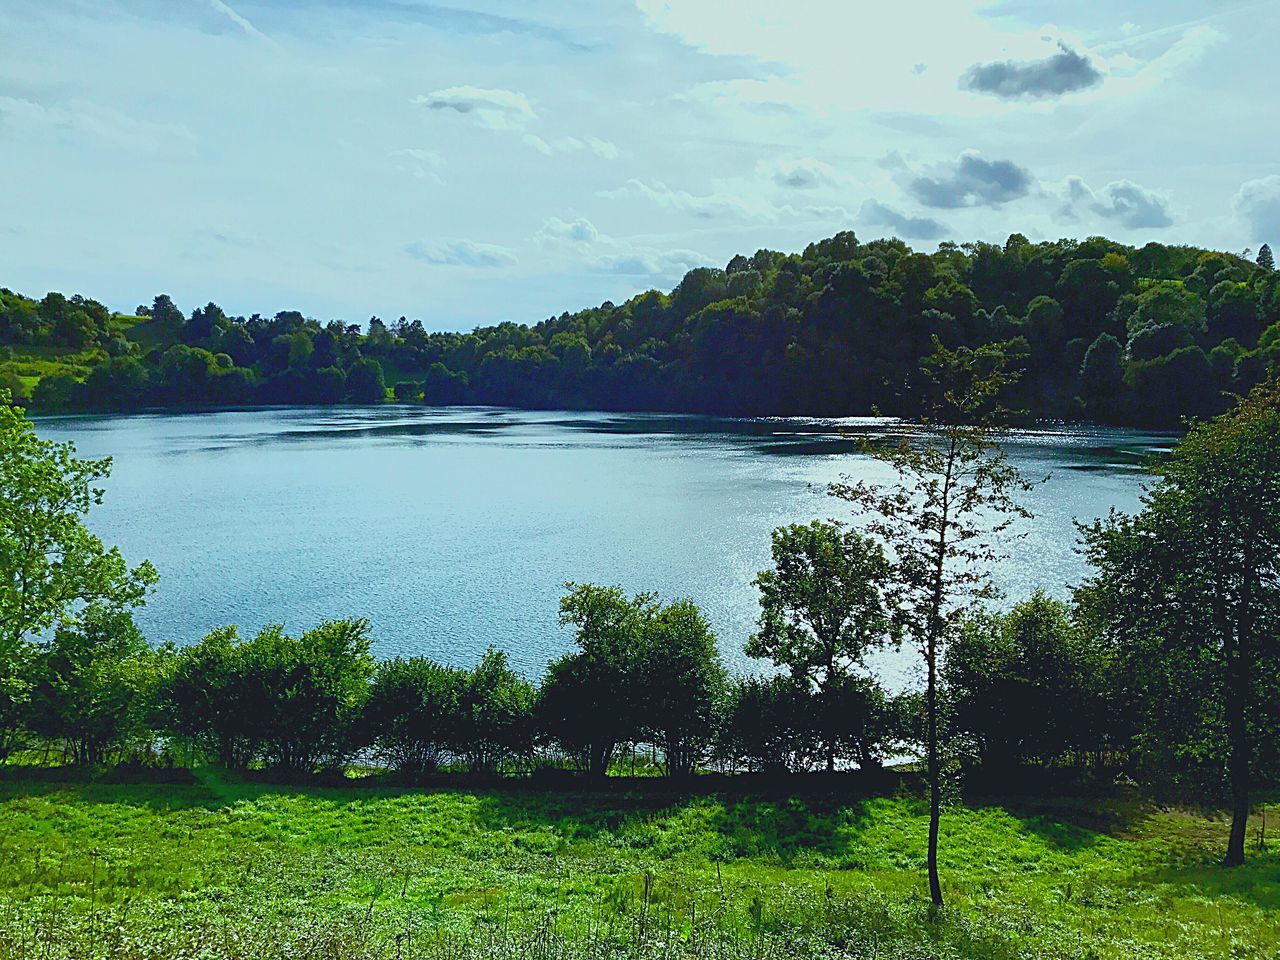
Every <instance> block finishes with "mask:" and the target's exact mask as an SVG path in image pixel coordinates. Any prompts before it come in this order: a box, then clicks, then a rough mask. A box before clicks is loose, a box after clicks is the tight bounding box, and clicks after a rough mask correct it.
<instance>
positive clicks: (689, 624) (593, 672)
mask: <svg viewBox="0 0 1280 960" xmlns="http://www.w3.org/2000/svg"><path fill="white" fill-rule="evenodd" d="M567 586H568V588H569V593H568V594H566V595H565V596H564V597H563V598H562V599H561V601H560V622H561V623H562V624H564V625H566V626H572V627H573V628H574V642H575V644H576V646H577V651H576V652H574V653H569V654H566V655H564V656H563V657H560V658H559V659H557V660H554V661H552V662H551V664H550V665H549V666H548V668H547V676H546V679H545V680H544V681H543V684H542V688H541V690H540V692H539V698H538V716H539V719H540V724H541V726H542V728H543V730H544V731H545V732H546V733H547V734H548V735H549V736H550V737H551V738H552V740H553V741H554V742H555V743H556V744H558V745H559V747H560V748H561V749H562V750H563V751H564V752H565V754H566V755H567V756H568V757H569V758H570V759H571V760H572V761H573V762H574V763H575V764H577V765H578V766H580V767H581V768H582V769H583V770H585V771H587V772H588V773H590V774H592V775H595V776H604V775H605V773H607V771H608V769H609V765H610V763H611V761H612V759H613V757H614V755H615V753H616V751H617V749H618V747H619V746H620V745H623V744H628V743H636V742H637V741H651V742H656V743H657V744H659V745H660V746H661V747H662V748H663V751H664V769H665V772H666V773H667V774H668V775H669V776H686V775H688V774H690V773H692V772H693V770H694V768H695V766H696V765H697V764H698V763H699V762H700V761H702V760H704V759H705V758H706V756H707V755H708V753H709V751H710V747H711V744H712V741H713V740H714V737H715V725H716V724H715V722H716V716H717V708H718V706H719V700H720V696H721V693H722V690H723V687H724V683H725V675H724V668H723V666H722V665H721V663H720V654H719V652H718V650H717V649H716V644H715V635H714V634H713V633H712V632H711V628H710V627H709V626H708V625H707V623H706V621H705V620H704V619H703V617H702V614H701V613H700V612H699V611H698V608H697V607H696V606H694V604H693V603H691V602H689V601H687V600H677V601H675V602H674V603H671V604H668V605H665V606H664V605H663V604H661V603H659V602H658V601H657V598H656V597H655V596H654V595H653V594H638V595H637V596H635V597H632V598H628V597H627V596H626V594H624V593H623V592H622V590H621V589H620V588H618V587H597V586H592V585H590V584H581V585H578V584H568V585H567Z"/></svg>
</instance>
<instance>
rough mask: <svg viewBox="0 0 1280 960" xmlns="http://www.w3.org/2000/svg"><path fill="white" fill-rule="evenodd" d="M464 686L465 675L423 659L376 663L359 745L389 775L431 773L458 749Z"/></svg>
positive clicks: (465, 691) (465, 695)
mask: <svg viewBox="0 0 1280 960" xmlns="http://www.w3.org/2000/svg"><path fill="white" fill-rule="evenodd" d="M469 680H470V677H469V676H468V675H467V673H466V672H465V671H462V670H454V669H451V668H449V667H442V666H440V665H439V664H437V663H433V662H432V661H430V660H427V659H425V658H423V657H412V658H410V659H408V660H401V659H399V658H397V659H395V660H387V661H384V662H383V663H380V664H379V665H378V668H377V671H376V672H375V673H374V676H373V683H372V684H371V686H370V688H369V697H368V700H367V702H366V703H365V708H364V728H363V729H364V736H363V739H364V740H365V742H367V743H369V744H370V745H371V746H372V747H373V750H374V755H375V756H376V757H377V759H378V760H379V761H380V762H382V763H385V764H386V765H387V766H389V767H391V768H392V769H393V770H398V771H400V772H402V773H413V774H420V773H429V772H432V771H434V770H436V769H437V768H438V767H439V766H440V764H441V763H442V762H443V761H444V760H445V759H446V758H447V757H448V756H449V755H450V754H451V753H456V752H457V751H458V750H459V748H460V745H461V742H462V741H461V736H462V729H461V728H462V721H463V716H462V706H463V701H464V699H466V697H467V695H468V692H469V691H468V686H469Z"/></svg>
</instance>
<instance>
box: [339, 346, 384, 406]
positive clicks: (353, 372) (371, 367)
mask: <svg viewBox="0 0 1280 960" xmlns="http://www.w3.org/2000/svg"><path fill="white" fill-rule="evenodd" d="M347 395H348V396H349V397H350V398H351V400H352V402H353V403H382V402H383V401H385V400H386V399H387V384H386V381H385V380H384V379H383V376H382V364H380V363H379V362H378V361H377V360H375V359H373V358H372V357H364V358H362V359H360V360H357V361H356V362H355V364H354V365H353V366H352V367H351V369H350V370H348V371H347Z"/></svg>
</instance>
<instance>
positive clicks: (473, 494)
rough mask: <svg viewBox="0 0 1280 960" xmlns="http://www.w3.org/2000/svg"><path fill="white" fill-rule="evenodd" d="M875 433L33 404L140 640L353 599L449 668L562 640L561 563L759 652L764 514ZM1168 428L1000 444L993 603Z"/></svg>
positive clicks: (1120, 490)
mask: <svg viewBox="0 0 1280 960" xmlns="http://www.w3.org/2000/svg"><path fill="white" fill-rule="evenodd" d="M885 427H886V424H885V423H884V422H883V421H875V420H850V421H811V420H726V419H714V418H706V417H680V416H667V415H643V414H593V413H578V412H574V413H566V412H529V411H516V410H508V409H496V408H478V407H469V408H430V407H403V406H387V407H358V408H354V407H353V408H314V407H312V408H284V409H280V408H275V409H264V410H245V411H234V412H222V413H207V412H206V413H189V414H170V413H166V414H154V415H136V416H118V417H60V418H48V419H43V420H40V421H38V430H39V432H40V433H41V434H42V435H43V436H46V437H51V438H56V439H71V440H74V441H75V442H76V444H77V446H78V448H79V451H80V453H81V454H82V455H86V456H94V457H97V456H106V455H110V456H112V457H113V458H114V470H113V473H112V476H111V478H110V480H109V481H108V483H107V485H106V486H107V497H106V503H105V504H104V505H103V506H101V507H99V508H97V509H96V511H95V512H94V514H93V516H92V521H91V522H92V526H93V527H94V528H95V530H96V531H97V532H98V533H99V534H100V535H101V536H102V537H103V538H104V539H105V540H106V541H107V542H108V543H115V544H117V545H119V546H120V548H121V549H122V551H123V552H124V554H125V556H126V557H127V558H128V560H129V561H130V562H137V561H139V560H142V559H144V558H148V559H150V560H151V561H152V562H153V563H154V564H155V565H156V567H157V569H158V570H159V571H160V575H161V581H160V586H159V589H158V592H157V593H156V595H155V596H154V597H153V598H152V599H151V600H150V602H149V603H148V605H147V607H146V609H145V610H143V611H141V613H140V614H139V617H138V619H139V622H140V624H141V625H142V627H143V629H144V630H145V632H146V634H147V636H148V637H149V638H150V639H151V640H153V641H157V642H158V641H162V640H172V641H176V642H179V643H184V642H189V641H191V640H194V639H197V638H199V637H200V636H202V635H203V634H204V633H205V632H207V631H208V630H209V629H210V628H212V627H214V626H217V625H220V624H227V623H235V624H238V625H239V626H240V628H241V630H242V632H249V631H254V630H256V629H258V628H259V627H262V626H263V625H265V624H268V623H272V622H280V623H283V624H284V625H285V626H286V627H287V628H288V629H290V630H301V629H304V628H305V627H307V626H308V625H311V624H313V623H315V622H317V621H318V620H320V619H321V618H324V617H346V616H363V617H367V618H368V619H369V621H370V623H371V624H372V628H373V632H374V635H375V636H376V638H377V643H376V649H377V651H378V652H379V653H380V654H382V655H388V656H390V655H396V654H403V655H408V654H415V653H421V654H427V655H430V656H432V657H434V658H436V659H438V660H441V661H443V662H446V663H452V664H458V665H468V664H471V663H473V662H475V660H476V659H477V658H478V657H479V655H480V654H481V652H483V650H484V648H485V647H486V646H488V645H489V644H494V645H496V646H498V647H500V648H502V649H504V650H506V651H507V652H508V653H509V654H510V656H511V658H512V660H513V662H514V663H515V664H516V665H517V666H518V667H519V668H520V669H521V670H522V671H524V672H526V673H527V674H529V675H530V676H536V675H538V674H539V673H540V672H541V670H542V667H543V665H544V664H545V663H546V661H547V660H548V659H549V658H550V657H552V656H555V655H556V654H558V653H560V652H562V651H563V650H564V649H565V648H566V646H567V645H568V643H569V637H568V635H567V632H566V631H565V630H564V629H562V628H560V627H559V626H558V625H557V623H556V614H557V602H558V598H559V596H560V595H561V593H562V592H563V591H562V585H563V584H564V582H565V581H571V580H572V581H580V582H587V581H589V582H593V583H617V584H621V585H622V586H624V587H625V588H626V589H627V590H629V591H641V590H646V591H656V592H658V593H660V594H661V595H663V596H664V597H677V596H688V597H692V598H693V599H694V600H695V601H697V603H698V604H699V605H701V606H702V608H703V610H704V611H705V612H706V614H707V616H708V617H709V619H710V620H711V622H712V624H713V625H714V627H715V628H716V631H717V633H718V635H719V637H720V646H721V649H722V651H723V652H724V654H725V657H726V659H727V660H728V661H729V663H730V665H731V666H733V667H735V668H737V669H740V670H747V669H759V668H758V666H754V667H753V665H752V664H751V663H750V661H748V660H747V659H746V658H745V657H744V656H743V655H742V653H741V647H742V643H743V642H744V640H745V639H746V637H747V636H748V635H749V633H750V632H751V628H752V623H753V620H754V617H755V613H756V601H755V591H754V588H753V587H752V586H751V580H752V577H753V576H754V575H755V573H756V571H758V570H760V569H761V568H762V567H764V566H765V565H766V564H767V560H768V554H769V531H770V530H771V529H772V528H773V527H775V526H778V525H779V524H783V523H791V522H800V521H807V520H810V519H812V518H814V517H842V518H847V517H848V516H849V512H848V506H847V505H846V504H843V503H841V502H839V501H836V500H833V499H832V498H830V497H828V496H826V495H825V489H826V486H827V484H828V483H830V482H831V481H833V480H836V479H839V478H840V477H842V476H853V477H858V478H867V479H887V478H888V474H887V473H886V471H885V468H884V467H883V465H881V464H879V463H877V462H876V461H874V460H871V459H869V458H866V457H864V456H861V455H858V454H857V453H855V451H854V445H853V443H852V442H851V441H850V440H849V439H847V438H846V437H843V436H842V435H841V430H842V429H854V430H862V431H873V432H874V431H879V430H883V429H884V428H885ZM1169 442H1170V441H1169V438H1168V437H1167V436H1160V435H1152V434H1142V433H1136V432H1132V431H1125V430H1114V429H1100V428H1081V427H1062V428H1044V429H1040V430H1034V431H1024V432H1020V433H1018V434H1016V435H1014V436H1013V437H1011V438H1010V442H1009V445H1008V449H1009V452H1010V456H1011V457H1012V458H1013V459H1014V460H1015V461H1016V462H1017V463H1018V465H1019V466H1021V467H1022V468H1023V469H1024V470H1025V471H1026V473H1027V474H1028V476H1030V477H1033V478H1036V479H1042V478H1044V477H1046V476H1048V478H1049V479H1048V480H1047V481H1046V482H1044V483H1043V484H1041V485H1039V486H1037V487H1036V489H1035V490H1034V491H1033V492H1032V493H1031V494H1030V495H1029V496H1028V497H1027V498H1026V502H1027V505H1028V506H1029V507H1030V508H1031V509H1032V510H1033V511H1034V512H1035V514H1036V520H1035V522H1034V523H1033V524H1029V525H1025V526H1023V527H1022V531H1023V534H1024V536H1022V538H1021V539H1018V540H1016V541H1014V542H1013V543H1012V544H1011V552H1010V555H1009V557H1008V559H1006V560H1005V561H1003V562H1002V563H1001V564H1000V565H999V567H998V568H997V569H996V571H995V573H996V576H997V579H998V581H999V583H1000V584H1001V586H1002V587H1003V588H1004V589H1005V590H1006V591H1007V593H1008V596H1009V597H1010V598H1012V599H1017V598H1020V597H1023V596H1026V595H1027V594H1028V593H1030V592H1031V591H1032V590H1033V589H1035V588H1036V587H1037V586H1044V587H1046V588H1048V589H1050V590H1051V591H1053V592H1055V593H1058V594H1063V593H1065V590H1066V587H1067V585H1068V584H1070V583H1073V582H1078V581H1079V579H1080V578H1081V577H1082V576H1083V574H1084V572H1085V571H1084V566H1083V563H1082V560H1081V558H1080V557H1079V555H1078V554H1077V552H1076V534H1075V529H1074V526H1073V521H1075V520H1077V519H1079V520H1088V519H1091V518H1094V517H1097V516H1101V515H1104V514H1105V513H1106V512H1107V511H1108V510H1109V509H1110V508H1111V507H1113V506H1114V507H1118V508H1120V509H1122V510H1129V509H1133V508H1134V507H1135V506H1136V505H1137V502H1138V496H1139V494H1140V492H1141V483H1142V481H1143V474H1142V472H1141V469H1140V464H1141V462H1142V460H1143V458H1144V457H1147V456H1149V455H1150V454H1151V453H1152V452H1153V451H1155V450H1158V449H1160V448H1162V447H1166V446H1167V445H1168V443H1169ZM904 657H906V655H905V654H904ZM908 659H909V658H908ZM890 660H891V661H893V663H891V664H889V665H890V666H891V667H892V666H893V664H894V663H905V662H906V660H905V659H904V660H900V661H899V660H894V658H890Z"/></svg>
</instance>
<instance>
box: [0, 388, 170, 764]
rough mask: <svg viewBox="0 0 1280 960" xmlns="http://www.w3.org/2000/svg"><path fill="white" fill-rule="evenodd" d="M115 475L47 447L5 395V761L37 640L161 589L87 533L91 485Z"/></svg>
mask: <svg viewBox="0 0 1280 960" xmlns="http://www.w3.org/2000/svg"><path fill="white" fill-rule="evenodd" d="M110 468H111V461H110V460H81V459H78V458H77V457H76V456H75V447H74V446H73V445H72V444H70V443H55V442H52V441H48V440H41V439H40V438H39V437H38V436H36V433H35V429H34V428H33V427H32V425H31V423H30V421H28V420H27V419H26V417H25V416H24V415H23V413H22V411H21V410H20V409H18V408H17V407H14V406H11V405H10V403H9V398H8V396H7V395H3V394H0V570H3V571H4V572H5V575H4V576H3V577H0V760H2V759H3V758H4V756H5V755H7V753H8V752H9V751H10V750H11V749H12V748H13V747H14V745H15V744H16V741H17V737H18V736H19V734H20V730H21V724H20V720H21V715H22V710H23V704H24V703H25V702H26V699H27V695H28V692H29V689H30V683H29V679H28V677H27V676H26V674H25V672H24V666H25V665H26V664H28V663H29V662H30V661H31V659H32V656H33V651H32V649H31V643H32V638H33V637H34V636H36V635H38V634H40V633H41V632H43V631H46V630H49V629H51V628H53V627H55V626H57V625H58V624H60V623H64V622H66V621H67V619H68V618H69V616H70V615H72V614H73V613H74V612H75V610H76V609H77V607H79V606H80V605H83V604H91V603H94V602H95V601H96V602H98V603H101V604H103V605H106V606H108V607H115V608H127V607H130V606H136V605H139V604H141V603H142V602H143V600H144V599H145V596H146V594H147V591H148V590H149V589H150V588H151V586H152V585H153V584H154V583H155V582H156V579H157V578H156V572H155V568H153V567H152V566H151V564H150V563H146V562H144V563H142V564H140V565H139V566H137V567H134V568H133V569H130V568H129V567H128V565H127V564H126V563H125V561H124V558H123V557H122V556H121V555H120V552H119V551H118V550H117V549H115V548H114V547H113V548H111V549H107V548H106V547H104V546H103V544H102V541H101V540H99V539H98V538H97V537H96V536H95V535H94V534H92V533H91V532H90V531H89V529H88V527H87V526H86V525H85V517H86V515H87V514H88V513H89V510H90V508H91V507H93V506H94V505H96V504H99V503H101V502H102V490H101V489H98V488H96V487H95V486H94V484H95V483H97V482H98V481H100V480H102V479H103V478H105V477H106V476H107V474H108V473H109V472H110Z"/></svg>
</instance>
